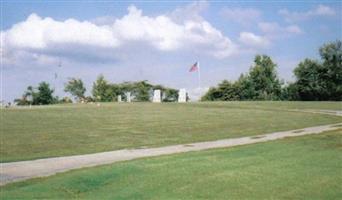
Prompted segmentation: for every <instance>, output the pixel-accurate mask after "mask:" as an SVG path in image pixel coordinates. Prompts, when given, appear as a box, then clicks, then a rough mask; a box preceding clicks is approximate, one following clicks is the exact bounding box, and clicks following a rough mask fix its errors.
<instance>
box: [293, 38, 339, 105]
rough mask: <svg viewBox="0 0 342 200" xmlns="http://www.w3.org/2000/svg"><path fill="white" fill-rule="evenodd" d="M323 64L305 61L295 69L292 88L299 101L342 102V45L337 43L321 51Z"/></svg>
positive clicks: (326, 46)
mask: <svg viewBox="0 0 342 200" xmlns="http://www.w3.org/2000/svg"><path fill="white" fill-rule="evenodd" d="M319 52H320V55H321V58H322V60H323V62H321V61H316V60H311V59H305V60H304V61H302V62H300V63H299V65H298V66H297V67H296V68H295V69H294V74H295V76H296V81H295V82H294V83H293V84H294V85H293V86H292V88H293V89H296V90H292V92H293V93H295V95H292V96H297V98H298V100H325V101H326V100H336V101H341V100H342V84H341V83H342V44H341V41H339V40H338V41H336V42H332V43H328V44H325V45H323V46H322V47H321V48H320V49H319Z"/></svg>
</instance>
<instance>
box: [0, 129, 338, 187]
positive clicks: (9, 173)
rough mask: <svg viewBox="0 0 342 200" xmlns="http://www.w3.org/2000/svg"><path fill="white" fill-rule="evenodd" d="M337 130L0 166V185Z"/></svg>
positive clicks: (304, 130) (125, 150)
mask: <svg viewBox="0 0 342 200" xmlns="http://www.w3.org/2000/svg"><path fill="white" fill-rule="evenodd" d="M337 129H342V123H338V124H332V125H325V126H315V127H310V128H303V129H298V130H291V131H282V132H275V133H269V134H264V135H257V136H251V137H242V138H233V139H223V140H217V141H209V142H198V143H191V144H184V145H172V146H166V147H158V148H146V149H132V150H128V149H124V150H117V151H110V152H102V153H94V154H87V155H77V156H66V157H57V158H47V159H39V160H31V161H19V162H12V163H1V164H0V169H1V170H0V185H5V184H7V183H10V182H16V181H21V180H26V179H30V178H35V177H42V176H50V175H53V174H56V173H58V172H65V171H68V170H71V169H78V168H83V167H92V166H97V165H103V164H109V163H114V162H119V161H125V160H132V159H136V158H144V157H152V156H160V155H168V154H175V153H183V152H189V151H199V150H206V149H213V148H222V147H234V146H238V145H245V144H254V143H259V142H266V141H271V140H277V139H282V138H285V137H296V136H301V135H309V134H318V133H321V132H324V131H330V130H337Z"/></svg>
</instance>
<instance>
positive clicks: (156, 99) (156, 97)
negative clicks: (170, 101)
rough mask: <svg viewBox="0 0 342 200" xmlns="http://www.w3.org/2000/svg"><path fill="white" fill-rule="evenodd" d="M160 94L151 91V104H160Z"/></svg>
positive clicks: (157, 91) (158, 91)
mask: <svg viewBox="0 0 342 200" xmlns="http://www.w3.org/2000/svg"><path fill="white" fill-rule="evenodd" d="M160 94H161V92H160V90H154V91H153V99H152V102H153V103H160V102H161V95H160Z"/></svg>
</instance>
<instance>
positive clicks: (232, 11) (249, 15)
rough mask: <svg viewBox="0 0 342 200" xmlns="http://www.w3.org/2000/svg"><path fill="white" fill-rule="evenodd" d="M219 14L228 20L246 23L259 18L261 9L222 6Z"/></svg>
mask: <svg viewBox="0 0 342 200" xmlns="http://www.w3.org/2000/svg"><path fill="white" fill-rule="evenodd" d="M220 15H221V16H222V17H224V18H225V19H227V20H229V21H234V22H238V23H240V24H242V25H247V24H249V23H251V22H256V21H258V20H260V18H261V15H262V13H261V11H260V10H257V9H254V8H223V9H222V10H221V12H220Z"/></svg>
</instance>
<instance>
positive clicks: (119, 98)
mask: <svg viewBox="0 0 342 200" xmlns="http://www.w3.org/2000/svg"><path fill="white" fill-rule="evenodd" d="M118 102H119V103H121V102H122V99H121V95H118Z"/></svg>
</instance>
